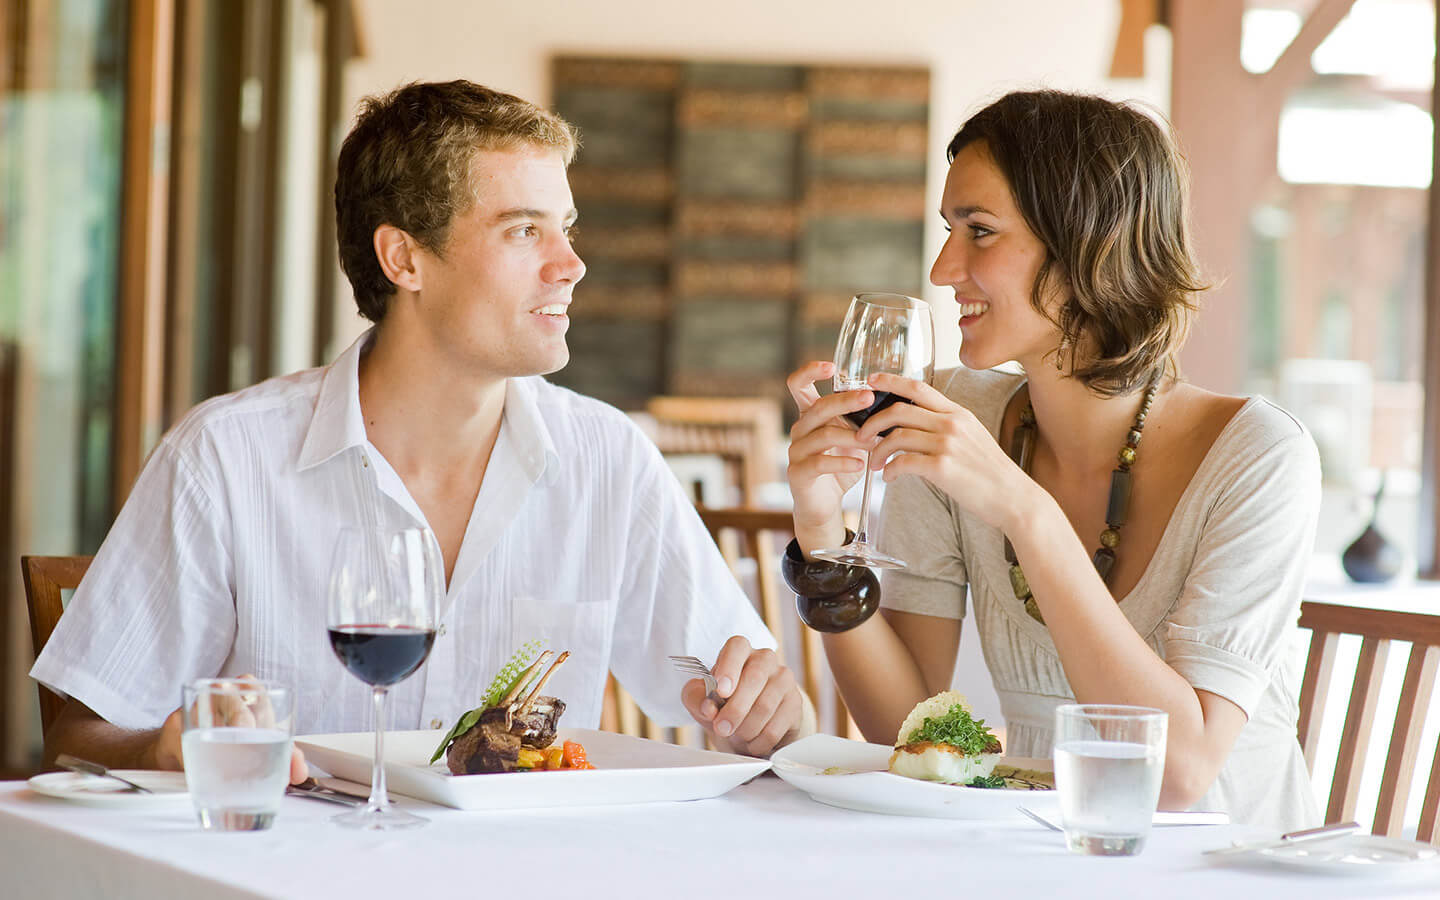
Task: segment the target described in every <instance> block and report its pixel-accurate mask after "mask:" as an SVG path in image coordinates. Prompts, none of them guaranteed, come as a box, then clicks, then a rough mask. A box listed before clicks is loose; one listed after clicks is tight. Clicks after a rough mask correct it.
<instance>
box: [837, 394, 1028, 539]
mask: <svg viewBox="0 0 1440 900" xmlns="http://www.w3.org/2000/svg"><path fill="white" fill-rule="evenodd" d="M870 386H871V387H873V388H874V389H875V390H878V391H890V392H891V393H894V394H899V395H900V396H902V397H904V398H906V399H907V400H909V401H911V402H910V403H897V404H895V405H894V406H891V407H890V408H889V409H886V410H885V411H883V412H881V413H878V414H876V415H875V416H873V417H872V418H871V419H870V420H869V421H867V422H866V423H865V427H863V428H861V429H860V430H859V431H858V432H856V434H855V437H856V440H858V441H860V442H861V443H864V442H867V441H870V440H874V439H875V438H877V437H878V436H879V435H880V432H882V431H886V430H888V429H891V428H893V429H895V430H894V431H891V432H890V434H889V435H888V436H887V437H884V438H882V439H880V443H879V444H877V445H876V446H875V451H874V453H873V455H872V456H871V463H870V464H871V466H872V467H874V468H877V469H879V468H883V469H884V470H885V480H886V481H887V482H890V481H894V480H895V479H896V478H898V477H899V476H901V475H919V476H920V477H921V478H924V479H925V480H926V481H928V482H930V483H931V484H933V485H934V486H935V487H937V488H939V489H940V490H942V491H944V492H945V493H946V494H948V495H950V497H951V498H952V499H954V500H955V502H956V503H958V504H960V505H961V506H962V507H964V508H965V509H968V510H970V511H971V512H973V513H975V514H976V515H977V516H979V517H980V518H981V519H983V520H984V521H985V522H986V523H987V524H989V525H992V526H994V527H997V528H1000V529H1002V530H1007V531H1008V520H1009V518H1010V517H1012V516H1013V515H1014V514H1015V513H1016V512H1018V511H1019V510H1020V509H1021V508H1022V507H1023V503H1020V502H1017V500H1018V499H1019V498H1020V497H1022V496H1023V495H1024V493H1025V489H1026V488H1027V487H1029V486H1031V485H1033V484H1034V482H1032V481H1030V479H1029V477H1028V476H1026V475H1025V473H1024V472H1022V471H1021V470H1020V467H1019V466H1017V465H1015V463H1014V462H1012V461H1011V459H1010V457H1009V456H1007V455H1006V454H1005V452H1004V451H1003V450H1001V449H1000V445H999V444H997V443H996V441H995V437H994V435H992V434H990V432H989V430H988V429H986V428H985V426H984V425H981V424H980V421H979V420H978V419H976V418H975V416H974V415H973V414H972V413H971V412H970V410H968V409H966V408H965V407H963V406H961V405H960V404H958V403H956V402H954V401H953V400H951V399H950V398H948V397H946V396H945V395H944V394H942V393H940V392H939V391H937V390H936V389H935V388H933V387H931V386H930V385H928V384H926V383H925V382H923V381H916V380H914V379H911V378H901V377H900V376H898V375H873V376H871V378H870ZM895 454H899V455H898V456H897V455H895Z"/></svg>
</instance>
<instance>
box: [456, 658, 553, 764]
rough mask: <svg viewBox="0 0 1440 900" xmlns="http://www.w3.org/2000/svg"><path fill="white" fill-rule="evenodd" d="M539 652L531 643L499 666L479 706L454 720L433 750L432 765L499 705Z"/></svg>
mask: <svg viewBox="0 0 1440 900" xmlns="http://www.w3.org/2000/svg"><path fill="white" fill-rule="evenodd" d="M539 652H540V642H539V641H531V642H529V643H528V644H525V645H524V646H522V647H521V648H520V649H519V650H516V651H515V655H514V656H512V657H510V661H509V662H507V663H505V665H503V666H501V667H500V671H499V672H496V673H495V677H494V678H492V679H491V680H490V686H489V687H488V688H486V689H485V696H483V697H481V698H480V705H479V706H477V707H475V708H474V709H472V710H470V711H469V712H467V713H465V714H464V715H462V716H461V717H460V718H459V719H456V720H455V727H453V728H451V729H450V732H449V733H448V734H446V735H445V739H444V740H442V741H441V742H440V746H438V747H436V748H435V755H434V756H432V757H430V761H431V762H432V763H433V762H435V761H436V760H438V759H439V758H440V757H442V756H444V755H445V751H446V750H448V749H450V743H451V742H452V741H454V740H455V739H456V738H457V737H459V736H460V735H462V734H464V733H465V732H467V731H469V730H470V729H471V728H474V727H475V723H476V722H479V721H480V714H481V713H483V712H485V710H487V709H489V708H490V707H492V706H494V705H495V704H496V703H499V702H500V698H501V697H504V696H505V695H506V694H508V693H509V692H510V688H512V687H514V686H515V682H516V680H517V679H519V677H520V676H521V675H522V674H524V672H525V669H526V667H528V666H529V665H530V661H531V660H533V659H534V658H535V654H536V653H539Z"/></svg>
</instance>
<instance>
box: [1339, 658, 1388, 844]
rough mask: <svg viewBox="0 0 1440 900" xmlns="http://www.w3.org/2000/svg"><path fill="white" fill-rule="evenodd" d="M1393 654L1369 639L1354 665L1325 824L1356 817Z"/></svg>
mask: <svg viewBox="0 0 1440 900" xmlns="http://www.w3.org/2000/svg"><path fill="white" fill-rule="evenodd" d="M1389 654H1390V642H1389V641H1387V640H1383V639H1381V638H1376V637H1367V638H1365V639H1364V642H1363V643H1362V644H1361V645H1360V661H1359V662H1358V663H1356V665H1355V684H1354V687H1353V688H1352V689H1351V691H1350V706H1349V709H1348V710H1347V711H1346V713H1345V731H1344V733H1343V734H1342V735H1341V736H1340V752H1339V754H1338V756H1337V757H1336V760H1335V782H1334V784H1333V785H1332V786H1331V788H1330V806H1329V808H1328V809H1326V811H1325V821H1327V822H1341V821H1345V820H1347V819H1352V818H1354V816H1355V804H1356V801H1357V800H1358V799H1359V797H1360V776H1361V774H1362V773H1363V772H1364V770H1365V755H1366V752H1367V751H1368V750H1369V749H1370V732H1371V731H1372V730H1373V729H1374V725H1375V708H1376V707H1377V706H1379V705H1380V704H1379V700H1380V682H1381V677H1380V675H1381V671H1382V670H1383V669H1384V668H1385V660H1386V658H1387V657H1388V656H1389Z"/></svg>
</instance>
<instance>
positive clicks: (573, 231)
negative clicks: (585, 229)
mask: <svg viewBox="0 0 1440 900" xmlns="http://www.w3.org/2000/svg"><path fill="white" fill-rule="evenodd" d="M579 233H580V229H579V228H578V227H577V226H575V225H571V226H569V227H567V228H566V229H565V239H566V240H568V241H569V242H570V243H572V244H573V243H575V237H576V235H578V234H579Z"/></svg>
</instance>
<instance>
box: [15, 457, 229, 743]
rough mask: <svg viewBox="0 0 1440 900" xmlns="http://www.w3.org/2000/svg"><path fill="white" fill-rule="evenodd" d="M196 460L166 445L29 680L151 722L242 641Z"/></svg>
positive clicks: (223, 552)
mask: <svg viewBox="0 0 1440 900" xmlns="http://www.w3.org/2000/svg"><path fill="white" fill-rule="evenodd" d="M218 494H219V492H218V491H210V490H207V489H206V485H205V480H204V478H203V477H202V476H201V475H200V474H199V469H198V468H197V466H196V464H195V463H194V462H192V461H189V460H187V459H186V458H185V456H184V455H182V453H181V451H180V450H178V449H177V448H176V447H175V446H174V445H173V444H171V443H169V442H168V441H167V442H162V443H161V444H160V446H159V447H158V448H157V449H156V451H155V453H154V454H153V455H152V456H151V458H150V460H149V461H148V462H147V463H146V465H145V468H144V470H143V471H142V472H141V474H140V477H139V479H138V480H137V481H136V483H135V488H134V490H133V491H132V492H131V494H130V497H129V499H127V500H126V502H125V505H124V507H123V508H122V509H121V511H120V515H119V516H118V517H117V518H116V520H115V524H114V525H113V526H112V527H111V529H110V533H109V534H108V535H107V537H106V538H105V541H104V543H103V544H102V545H101V547H100V551H99V552H98V553H97V554H96V556H95V560H94V562H92V563H91V565H90V569H89V571H88V572H87V573H86V575H85V578H84V580H83V581H82V582H81V584H80V587H79V588H77V589H76V591H75V593H74V596H73V597H72V599H71V601H70V603H69V605H68V606H67V607H66V609H65V612H64V614H63V615H62V616H61V617H60V622H59V624H58V625H57V626H56V628H55V631H54V633H53V634H52V635H51V636H50V640H49V641H48V642H46V645H45V649H44V651H43V652H42V653H41V654H40V656H39V658H38V659H37V660H36V661H35V665H34V667H33V668H32V669H31V670H30V677H32V678H34V679H35V680H36V681H39V682H40V683H41V684H43V685H45V686H46V687H48V688H50V689H51V690H53V691H55V692H56V693H59V694H60V695H62V696H67V697H74V698H75V699H76V700H79V701H80V702H81V703H84V704H85V705H86V706H88V707H90V708H91V709H92V710H94V711H95V712H96V713H97V714H98V715H100V716H101V717H102V718H104V719H105V720H107V721H109V722H110V723H112V724H114V725H118V726H120V727H122V728H135V729H139V728H155V727H158V726H159V725H160V724H161V723H162V722H164V720H165V717H166V716H168V715H169V714H170V713H171V712H173V711H174V710H175V709H176V708H178V707H179V705H180V687H181V685H182V684H184V683H185V682H186V681H187V680H190V679H193V678H199V677H206V676H211V675H214V674H215V673H216V672H218V671H219V670H220V668H221V666H222V664H223V663H224V661H225V659H226V657H227V656H228V655H229V653H230V648H231V645H232V644H233V642H234V639H235V603H234V591H233V589H232V587H231V576H230V573H231V569H232V567H231V560H230V553H229V550H228V534H229V529H228V525H227V524H225V523H226V521H227V520H226V519H225V517H224V515H223V512H222V510H220V509H219V508H217V506H216V505H215V504H216V501H215V499H214V498H215V497H217V496H218Z"/></svg>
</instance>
